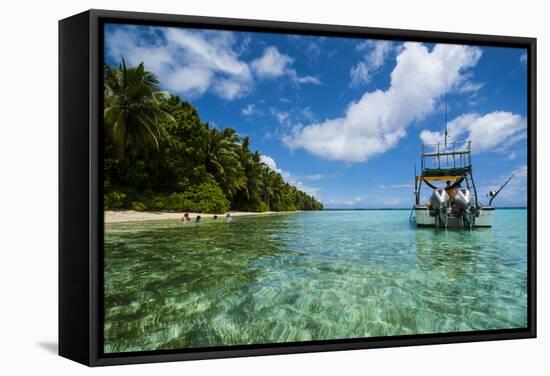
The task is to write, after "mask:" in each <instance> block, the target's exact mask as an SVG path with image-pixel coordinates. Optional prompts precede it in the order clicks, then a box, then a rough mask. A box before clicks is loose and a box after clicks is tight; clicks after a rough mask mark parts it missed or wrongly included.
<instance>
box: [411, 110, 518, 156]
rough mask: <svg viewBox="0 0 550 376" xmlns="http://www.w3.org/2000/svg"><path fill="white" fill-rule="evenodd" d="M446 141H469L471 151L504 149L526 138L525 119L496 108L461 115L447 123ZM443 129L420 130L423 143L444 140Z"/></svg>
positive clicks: (502, 150)
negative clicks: (470, 142) (439, 130)
mask: <svg viewBox="0 0 550 376" xmlns="http://www.w3.org/2000/svg"><path fill="white" fill-rule="evenodd" d="M447 129H448V140H449V141H463V140H470V141H472V152H474V153H481V152H484V151H489V150H496V151H501V152H504V151H506V150H507V149H508V148H509V147H510V146H512V145H513V144H515V143H516V142H518V141H520V140H522V139H524V138H526V137H527V130H526V121H525V118H523V117H522V116H520V115H516V114H513V113H511V112H504V111H495V112H491V113H488V114H485V115H480V114H476V113H470V114H463V115H460V116H458V117H457V118H455V119H453V120H452V121H451V122H449V124H448V126H447ZM444 137H445V136H444V133H443V132H433V131H429V130H423V131H422V132H421V133H420V138H421V139H422V142H424V143H426V144H433V143H437V142H441V141H443V139H444Z"/></svg>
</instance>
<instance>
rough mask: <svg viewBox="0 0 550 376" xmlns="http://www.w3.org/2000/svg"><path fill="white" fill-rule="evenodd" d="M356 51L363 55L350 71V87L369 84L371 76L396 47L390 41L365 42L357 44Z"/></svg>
mask: <svg viewBox="0 0 550 376" xmlns="http://www.w3.org/2000/svg"><path fill="white" fill-rule="evenodd" d="M356 49H357V51H361V52H364V55H363V58H362V61H360V62H359V63H357V64H356V65H355V66H353V67H351V69H350V76H351V82H350V86H351V87H358V86H360V85H361V84H364V83H367V82H369V81H370V78H371V75H372V74H373V73H375V72H376V71H377V70H378V69H380V67H382V65H384V63H385V61H386V59H387V58H388V56H389V55H390V53H391V52H392V51H394V50H396V47H395V46H394V44H393V42H390V41H383V40H380V41H376V40H367V41H364V42H361V43H359V44H358V45H357V47H356Z"/></svg>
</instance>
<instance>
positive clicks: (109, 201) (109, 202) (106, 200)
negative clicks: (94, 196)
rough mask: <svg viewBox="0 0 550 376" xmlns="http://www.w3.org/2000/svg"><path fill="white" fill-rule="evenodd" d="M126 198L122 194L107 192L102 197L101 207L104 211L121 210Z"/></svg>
mask: <svg viewBox="0 0 550 376" xmlns="http://www.w3.org/2000/svg"><path fill="white" fill-rule="evenodd" d="M127 197H128V196H126V194H125V193H122V192H117V191H113V192H108V193H106V194H105V195H104V196H103V206H104V207H105V209H123V208H125V206H126V201H127Z"/></svg>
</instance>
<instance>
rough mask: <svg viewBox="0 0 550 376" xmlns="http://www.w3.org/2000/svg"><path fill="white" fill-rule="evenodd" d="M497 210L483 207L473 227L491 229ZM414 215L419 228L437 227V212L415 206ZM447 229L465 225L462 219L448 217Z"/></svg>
mask: <svg viewBox="0 0 550 376" xmlns="http://www.w3.org/2000/svg"><path fill="white" fill-rule="evenodd" d="M494 211H495V208H493V207H488V206H485V207H482V208H481V209H480V211H479V215H476V217H475V221H474V226H473V227H491V226H492V225H493V213H494ZM414 214H415V217H416V225H417V226H427V227H437V215H436V213H435V211H433V210H429V209H428V207H426V206H424V205H422V206H415V207H414ZM447 228H464V223H463V221H462V218H461V217H455V216H452V215H450V214H449V215H448V217H447Z"/></svg>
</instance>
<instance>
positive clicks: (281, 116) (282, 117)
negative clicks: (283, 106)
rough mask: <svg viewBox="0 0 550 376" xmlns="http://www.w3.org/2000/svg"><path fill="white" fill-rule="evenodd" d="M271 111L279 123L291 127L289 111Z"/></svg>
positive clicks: (274, 109)
mask: <svg viewBox="0 0 550 376" xmlns="http://www.w3.org/2000/svg"><path fill="white" fill-rule="evenodd" d="M269 111H270V112H271V114H272V115H273V116H275V118H276V119H277V122H278V123H279V124H280V125H282V126H285V127H288V126H289V125H290V113H289V112H287V111H280V110H277V109H276V108H270V109H269Z"/></svg>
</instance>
